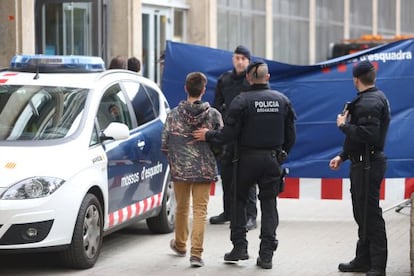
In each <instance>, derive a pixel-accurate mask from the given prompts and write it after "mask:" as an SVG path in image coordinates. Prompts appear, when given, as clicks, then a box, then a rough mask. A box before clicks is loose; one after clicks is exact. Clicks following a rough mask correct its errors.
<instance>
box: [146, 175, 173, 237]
mask: <svg viewBox="0 0 414 276" xmlns="http://www.w3.org/2000/svg"><path fill="white" fill-rule="evenodd" d="M173 188H174V187H173V182H172V181H171V176H170V175H168V181H167V185H166V187H165V191H164V196H163V199H162V207H161V211H160V212H159V214H158V215H157V216H156V217H152V218H148V219H147V226H148V228H149V229H150V231H151V232H153V233H156V234H165V233H171V232H173V231H174V228H175V209H176V207H177V203H176V202H175V194H174V189H173Z"/></svg>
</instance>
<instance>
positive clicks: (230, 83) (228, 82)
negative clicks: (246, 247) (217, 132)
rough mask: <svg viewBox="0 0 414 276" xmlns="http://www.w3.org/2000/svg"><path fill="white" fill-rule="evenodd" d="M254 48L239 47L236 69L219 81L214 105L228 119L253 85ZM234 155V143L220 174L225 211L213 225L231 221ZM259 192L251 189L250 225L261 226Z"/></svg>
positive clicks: (214, 218)
mask: <svg viewBox="0 0 414 276" xmlns="http://www.w3.org/2000/svg"><path fill="white" fill-rule="evenodd" d="M250 58H251V56H250V51H249V49H247V48H246V47H245V46H243V45H239V46H237V47H236V49H235V50H234V53H233V57H232V61H233V70H231V71H227V72H225V73H223V74H222V75H221V76H220V77H219V78H218V80H217V85H216V90H215V94H214V101H213V107H215V108H216V109H217V110H219V111H220V112H221V114H222V117H223V118H225V117H226V114H227V111H228V108H229V106H230V103H231V101H232V100H233V99H234V97H236V96H237V95H239V94H240V92H241V91H246V90H247V89H248V88H249V83H248V82H247V80H246V68H247V66H248V65H249V63H250ZM233 156H234V144H233V143H229V144H227V145H226V146H225V147H224V154H222V156H221V158H220V159H219V162H220V176H221V184H222V188H223V212H222V213H221V214H219V215H216V216H212V217H211V218H210V223H211V224H223V223H225V222H227V221H230V216H231V207H232V192H231V188H232V182H233V162H232V161H233ZM256 206H257V191H256V185H254V186H252V188H251V189H250V190H249V196H248V202H247V228H248V230H251V229H254V228H256V227H257V223H256V217H257V207H256Z"/></svg>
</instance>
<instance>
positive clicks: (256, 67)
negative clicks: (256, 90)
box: [246, 60, 270, 84]
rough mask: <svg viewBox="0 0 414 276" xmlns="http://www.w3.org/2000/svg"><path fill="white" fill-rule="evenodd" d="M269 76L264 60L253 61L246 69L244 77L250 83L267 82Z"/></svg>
mask: <svg viewBox="0 0 414 276" xmlns="http://www.w3.org/2000/svg"><path fill="white" fill-rule="evenodd" d="M269 78H270V74H269V68H268V67H267V64H266V63H265V62H264V61H260V60H259V61H255V62H253V63H251V64H250V65H249V66H248V67H247V69H246V79H247V81H248V82H249V83H250V84H254V83H267V82H268V81H269Z"/></svg>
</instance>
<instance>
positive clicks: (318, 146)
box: [162, 39, 414, 178]
mask: <svg viewBox="0 0 414 276" xmlns="http://www.w3.org/2000/svg"><path fill="white" fill-rule="evenodd" d="M413 50H414V39H408V40H401V41H398V42H393V43H389V44H385V45H382V46H378V47H376V48H372V49H368V50H365V51H363V52H358V53H355V54H352V55H347V56H344V57H340V58H336V59H333V60H328V61H325V62H322V63H319V64H316V65H310V66H302V65H291V64H285V63H280V62H277V61H273V60H266V59H263V58H258V57H253V58H252V60H255V59H262V60H264V61H265V62H266V63H267V64H268V66H269V71H270V74H271V78H270V86H271V87H272V89H275V90H278V91H280V92H282V93H284V94H286V95H287V96H288V97H289V98H290V100H291V101H292V103H293V106H294V108H295V111H296V114H297V120H296V127H297V141H296V144H295V146H294V147H293V149H292V151H291V152H290V154H289V158H288V161H287V163H286V167H289V169H290V177H309V178H347V177H348V166H349V162H346V163H345V164H344V165H343V166H342V168H341V169H340V170H339V171H332V170H330V169H329V166H328V164H329V160H330V159H331V158H332V157H334V156H335V155H336V154H338V153H339V152H340V151H341V147H342V143H343V141H344V135H343V133H342V132H341V131H340V130H339V129H338V128H337V127H336V117H337V114H338V113H340V112H341V110H342V108H343V105H344V103H345V102H347V101H351V100H352V99H353V98H354V97H355V96H356V93H357V91H356V90H355V88H354V86H353V82H352V68H353V66H354V65H355V64H356V62H358V61H360V60H364V59H369V60H370V61H371V62H373V63H374V65H375V66H376V67H377V70H378V71H377V87H378V88H379V89H381V90H382V91H384V93H385V94H386V95H387V97H388V99H389V102H390V106H391V115H392V118H391V124H390V128H389V132H388V136H387V141H386V147H385V153H386V155H387V157H388V168H387V173H386V177H387V178H409V177H413V176H414V146H413V145H412V143H411V141H412V139H413V137H414V124H413V122H414V89H413V86H414V62H413ZM231 59H232V52H230V51H225V50H219V49H213V48H209V47H204V46H197V45H190V44H184V43H176V42H171V41H168V42H167V47H166V52H165V67H164V72H163V78H162V90H163V91H164V93H165V95H166V97H167V99H168V100H169V102H170V104H171V106H172V107H174V106H176V105H177V104H178V102H179V101H180V100H183V99H185V98H186V94H185V92H184V88H183V87H184V83H185V77H186V75H187V74H188V73H190V72H193V71H201V72H203V73H204V74H206V76H207V78H208V84H207V92H206V95H205V96H204V100H205V101H209V102H210V103H211V102H212V100H213V98H214V89H215V85H216V82H217V78H218V77H219V76H220V74H222V73H223V72H225V71H228V70H231V69H232V61H231ZM269 127H271V126H269Z"/></svg>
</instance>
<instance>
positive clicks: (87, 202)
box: [0, 55, 175, 268]
mask: <svg viewBox="0 0 414 276" xmlns="http://www.w3.org/2000/svg"><path fill="white" fill-rule="evenodd" d="M168 111H169V105H168V102H167V100H166V99H165V97H164V95H163V94H162V92H161V91H160V89H159V88H158V86H157V85H156V84H154V83H153V82H152V81H150V80H148V79H146V78H144V77H141V76H139V75H137V74H136V73H133V72H130V71H127V70H106V71H105V67H104V63H103V61H102V59H101V58H98V57H85V56H44V55H32V56H15V57H14V58H13V59H12V62H11V65H10V68H9V69H7V70H3V71H1V72H0V252H1V253H4V252H6V253H7V252H11V251H12V252H15V251H16V250H17V251H18V252H20V251H27V250H29V251H30V250H32V249H42V250H45V249H46V250H58V251H59V254H61V256H62V258H63V260H64V261H65V263H66V264H67V265H69V266H71V267H75V268H88V267H91V266H93V265H94V264H95V262H96V260H97V258H98V256H99V252H100V250H101V246H102V237H103V236H104V235H105V234H108V233H110V232H112V231H114V230H117V229H120V228H122V227H125V226H127V225H129V224H130V223H132V222H136V221H137V220H142V219H146V221H147V225H148V227H149V229H150V230H151V231H153V232H156V233H168V232H171V231H173V230H174V212H175V200H174V194H173V191H172V186H171V182H170V178H169V167H168V163H167V159H166V157H165V156H164V154H163V153H162V152H161V150H160V147H161V132H162V129H163V124H164V122H165V119H166V115H167V112H168Z"/></svg>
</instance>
